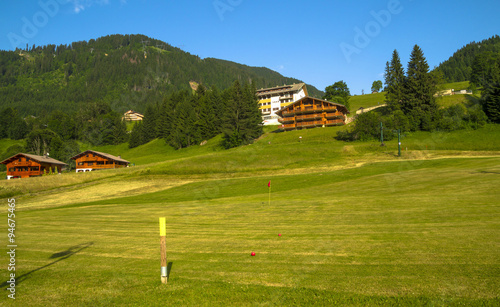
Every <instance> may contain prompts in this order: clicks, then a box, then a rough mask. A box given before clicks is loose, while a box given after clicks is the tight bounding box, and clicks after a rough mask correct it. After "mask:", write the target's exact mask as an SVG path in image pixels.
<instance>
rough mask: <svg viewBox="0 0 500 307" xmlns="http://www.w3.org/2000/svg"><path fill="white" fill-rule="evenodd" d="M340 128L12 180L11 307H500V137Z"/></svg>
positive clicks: (145, 153)
mask: <svg viewBox="0 0 500 307" xmlns="http://www.w3.org/2000/svg"><path fill="white" fill-rule="evenodd" d="M339 129H345V128H344V127H335V128H325V129H321V128H318V129H311V130H303V131H292V132H286V133H276V132H275V131H274V130H275V129H274V127H267V128H266V133H265V134H264V135H263V137H261V138H260V139H259V140H258V141H257V142H255V143H254V144H252V145H248V146H243V147H240V148H235V149H231V150H223V149H222V148H220V145H219V143H220V137H219V138H215V139H212V140H210V141H209V142H208V144H207V145H205V146H195V147H192V148H187V149H183V150H178V151H175V150H173V149H171V148H170V147H168V146H166V145H165V143H164V142H163V141H162V140H155V141H152V142H151V143H148V144H145V145H143V146H140V147H138V148H134V149H128V148H127V147H126V146H114V147H111V146H109V147H99V148H94V149H96V150H99V151H105V152H109V153H112V154H121V155H122V157H123V158H125V159H127V160H129V161H131V162H133V163H135V166H133V167H129V168H126V169H117V170H109V171H98V172H93V173H85V174H75V173H65V174H62V175H54V176H47V177H41V178H30V179H26V180H25V179H23V180H11V181H5V180H2V181H0V198H1V199H0V201H1V202H3V203H4V204H5V205H4V208H6V207H7V198H11V197H15V202H16V217H15V219H16V230H15V234H16V243H17V244H18V248H17V250H16V282H17V284H16V300H15V302H14V301H13V300H11V299H9V298H8V297H7V294H8V292H7V291H2V292H3V294H2V296H1V297H0V304H12V305H20V306H21V305H22V306H61V305H77V306H80V305H81V306H85V305H92V306H104V305H129V306H161V305H165V304H172V305H178V306H181V305H182V306H185V305H188V306H214V305H215V306H220V305H230V306H249V305H252V306H254V305H258V306H259V305H263V306H269V305H287V306H289V305H347V306H358V305H372V306H387V305H416V306H445V305H446V306H450V305H451V306H454V305H472V306H498V305H499V304H500V298H499V295H498V289H499V288H500V206H499V203H498V196H499V193H498V186H499V184H500V142H499V140H500V127H499V126H498V125H486V126H485V127H483V128H481V129H479V130H462V131H456V132H452V133H440V132H432V133H430V132H417V133H408V134H406V135H404V137H403V139H402V147H403V151H402V156H401V157H398V155H397V140H392V141H388V142H386V146H383V147H381V146H380V144H379V143H378V142H376V141H371V142H352V143H345V142H340V141H337V140H335V138H334V137H335V134H336V131H338V130H339ZM299 137H301V138H299ZM269 181H271V190H270V191H271V193H270V194H269V188H268V182H269ZM269 195H271V197H270V201H269ZM2 216H3V217H2V218H3V219H4V220H7V211H6V210H3V211H2ZM159 217H166V219H167V261H168V262H169V281H168V284H167V285H164V284H161V283H160V247H159V229H158V218H159ZM6 232H7V225H6V224H4V230H3V232H2V233H4V234H5V233H6ZM278 234H281V236H278ZM5 237H6V236H5V235H4V238H5ZM2 242H5V241H2ZM5 245H6V244H5V243H4V246H5ZM251 252H255V253H256V255H255V256H254V257H252V256H251V255H250V254H251ZM7 256H8V255H7V254H6V253H5V252H4V253H2V256H1V257H0V263H1V264H2V265H1V266H0V272H1V276H3V278H4V279H5V281H6V280H7V279H6V277H7V276H8V273H9V272H8V271H7V264H8V262H9V258H8V257H7ZM6 287H7V283H6V282H4V283H3V284H2V288H3V289H5V288H6ZM14 303H15V304H14Z"/></svg>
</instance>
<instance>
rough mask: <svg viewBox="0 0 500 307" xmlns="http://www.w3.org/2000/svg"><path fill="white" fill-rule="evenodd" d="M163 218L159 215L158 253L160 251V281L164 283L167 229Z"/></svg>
mask: <svg viewBox="0 0 500 307" xmlns="http://www.w3.org/2000/svg"><path fill="white" fill-rule="evenodd" d="M166 228H167V227H166V223H165V218H164V217H160V253H161V283H162V284H166V283H167V278H168V272H167V239H166V236H167V229H166Z"/></svg>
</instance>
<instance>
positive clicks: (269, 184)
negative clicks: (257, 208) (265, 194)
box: [267, 180, 271, 188]
mask: <svg viewBox="0 0 500 307" xmlns="http://www.w3.org/2000/svg"><path fill="white" fill-rule="evenodd" d="M267 187H268V188H270V187H271V180H269V183H268V184H267Z"/></svg>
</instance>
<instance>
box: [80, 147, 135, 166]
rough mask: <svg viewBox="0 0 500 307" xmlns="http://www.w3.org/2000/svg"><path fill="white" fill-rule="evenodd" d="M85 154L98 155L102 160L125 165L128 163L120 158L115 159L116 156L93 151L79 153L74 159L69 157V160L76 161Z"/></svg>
mask: <svg viewBox="0 0 500 307" xmlns="http://www.w3.org/2000/svg"><path fill="white" fill-rule="evenodd" d="M87 153H94V154H96V155H99V156H102V157H104V158H108V159H110V160H114V161H118V162H125V163H130V162H129V161H127V160H125V159H122V158H120V157H117V156H113V155H110V154H108V153H105V152H99V151H95V150H86V151H84V152H81V153H79V154H77V155H76V156H74V157H71V159H73V160H76V159H78V158H79V157H81V156H83V155H86V154H87Z"/></svg>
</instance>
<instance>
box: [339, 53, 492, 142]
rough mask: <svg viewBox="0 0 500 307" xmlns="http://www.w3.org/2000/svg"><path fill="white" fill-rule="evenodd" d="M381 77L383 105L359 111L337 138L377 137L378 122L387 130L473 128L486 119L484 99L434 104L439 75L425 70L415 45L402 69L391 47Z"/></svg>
mask: <svg viewBox="0 0 500 307" xmlns="http://www.w3.org/2000/svg"><path fill="white" fill-rule="evenodd" d="M384 78H385V88H384V91H385V92H386V95H385V102H386V103H387V107H386V108H379V109H377V110H374V111H371V112H367V113H364V114H360V115H359V116H357V119H356V121H355V122H354V125H353V126H352V127H351V129H348V130H344V131H340V132H339V133H338V135H337V138H338V139H340V140H366V139H373V138H379V137H380V123H382V126H383V127H384V129H385V130H389V131H392V130H397V129H399V130H400V131H418V130H422V131H433V130H443V131H451V130H457V129H464V128H472V129H477V128H479V127H481V126H483V125H484V124H485V123H486V122H487V120H488V118H487V116H486V114H485V112H484V111H483V106H484V103H482V102H481V100H479V99H475V98H472V97H471V99H469V102H468V103H466V104H458V105H453V106H450V107H448V108H441V109H440V108H438V105H437V103H436V100H435V97H434V94H435V93H436V90H437V84H438V83H439V75H437V74H436V71H429V65H428V64H427V60H426V59H425V56H424V54H423V51H422V49H421V48H420V47H419V46H418V45H415V46H414V47H413V50H412V52H411V54H410V60H409V62H408V65H407V69H406V71H405V69H404V68H403V65H402V64H401V60H400V57H399V53H398V51H397V50H394V51H393V53H392V58H391V60H390V61H388V62H387V63H386V67H385V74H384ZM490 119H491V118H490ZM393 137H394V134H392V133H384V139H385V140H389V139H391V138H393Z"/></svg>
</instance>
